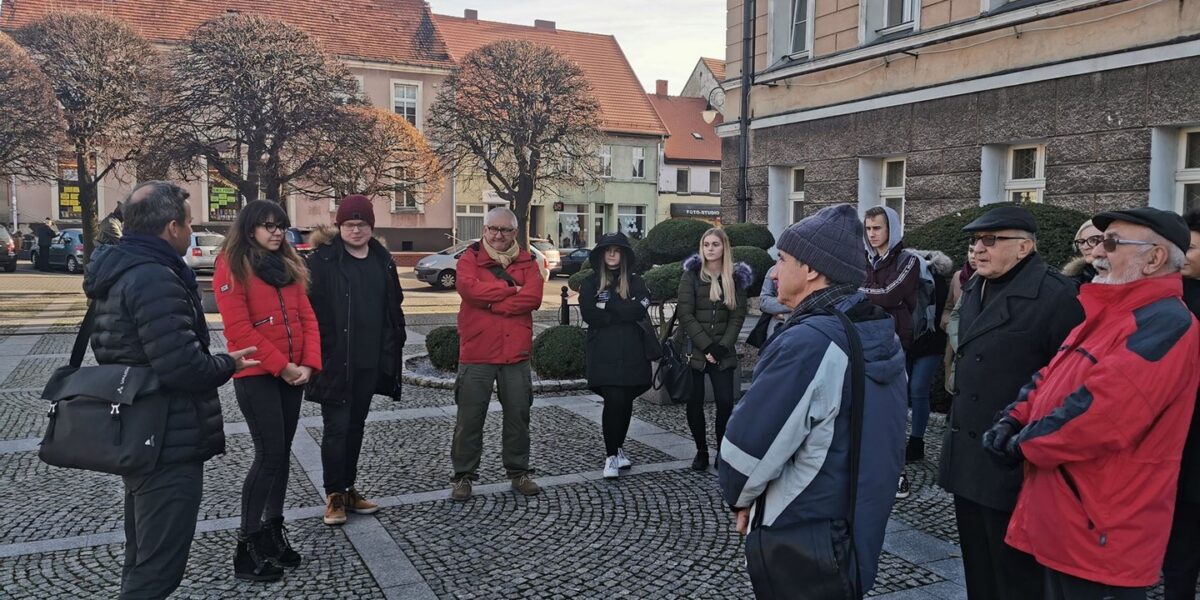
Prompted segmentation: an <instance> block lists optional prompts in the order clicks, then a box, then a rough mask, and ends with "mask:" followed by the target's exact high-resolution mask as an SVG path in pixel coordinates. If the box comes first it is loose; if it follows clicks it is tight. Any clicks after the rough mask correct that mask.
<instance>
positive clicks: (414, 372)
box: [401, 352, 587, 394]
mask: <svg viewBox="0 0 1200 600" xmlns="http://www.w3.org/2000/svg"><path fill="white" fill-rule="evenodd" d="M531 375H532V377H533V393H535V394H544V393H546V392H566V391H572V390H585V389H587V380H586V379H542V378H540V377H538V374H537V373H536V372H534V373H531ZM401 378H402V379H403V380H404V383H407V384H409V385H419V386H422V387H431V388H438V389H443V390H452V389H454V381H455V376H454V373H447V372H445V371H440V370H438V369H435V368H434V367H433V365H432V364H430V362H429V353H427V352H420V353H417V354H413V355H411V356H407V357H405V359H404V373H403V374H402V375H401Z"/></svg>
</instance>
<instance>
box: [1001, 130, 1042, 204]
mask: <svg viewBox="0 0 1200 600" xmlns="http://www.w3.org/2000/svg"><path fill="white" fill-rule="evenodd" d="M1031 148H1032V149H1035V150H1037V167H1036V169H1035V173H1034V174H1035V175H1036V176H1035V177H1034V178H1033V179H1013V157H1015V156H1016V152H1017V151H1018V150H1029V149H1031ZM1014 192H1033V193H1034V200H1033V201H1034V202H1035V203H1038V204H1041V203H1042V202H1045V201H1046V145H1045V144H1014V145H1012V146H1009V147H1008V152H1007V154H1006V159H1005V161H1004V200H1002V202H1012V195H1013V193H1014Z"/></svg>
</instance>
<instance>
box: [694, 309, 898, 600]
mask: <svg viewBox="0 0 1200 600" xmlns="http://www.w3.org/2000/svg"><path fill="white" fill-rule="evenodd" d="M833 307H834V308H836V309H837V310H840V311H843V312H845V313H846V314H847V316H849V317H850V319H851V321H853V322H854V323H855V328H856V329H857V330H858V333H859V336H860V337H861V339H862V346H863V353H864V355H865V359H866V364H865V367H866V380H867V381H866V388H865V394H864V413H863V432H862V436H863V440H864V443H863V444H862V450H861V452H860V460H859V477H858V496H857V502H856V504H857V510H856V512H855V526H854V545H855V548H856V551H857V553H858V564H859V568H860V569H861V581H862V583H863V586H864V589H863V592H866V591H868V590H870V588H871V585H872V583H873V582H874V579H875V572H876V566H877V563H878V560H879V553H880V551H881V550H882V547H883V534H884V529H885V527H886V525H887V519H888V515H889V513H891V510H892V503H893V502H894V501H895V493H896V481H897V479H898V478H899V476H900V471H901V469H902V467H903V459H904V444H905V418H906V415H907V410H908V409H907V404H908V378H907V376H906V375H905V370H904V353H903V351H902V350H901V348H900V341H899V339H898V338H897V337H896V330H895V327H894V326H893V324H892V319H891V317H889V316H888V315H887V313H885V312H883V310H882V309H880V308H879V307H877V306H875V305H873V304H871V303H870V302H867V301H866V299H865V297H864V296H863V294H862V293H859V292H855V293H852V294H849V295H847V296H844V297H842V298H841V299H839V300H835V301H834V302H833ZM850 402H851V381H850V357H849V341H848V339H847V337H846V333H845V330H844V329H843V327H842V323H841V321H840V320H839V319H838V318H837V317H836V316H834V315H832V314H828V313H825V312H819V311H817V312H803V309H802V310H798V311H796V313H794V314H793V315H792V316H791V318H789V319H788V322H787V323H786V324H785V325H784V328H783V329H782V330H780V332H779V333H777V334H776V335H775V336H773V337H772V338H771V340H770V341H769V342H768V344H767V346H766V348H765V349H764V350H763V353H762V355H761V356H760V358H759V361H758V365H757V366H756V367H755V369H754V381H753V383H752V384H751V386H750V389H749V390H748V391H747V392H746V394H745V396H744V397H743V398H742V401H741V402H740V403H739V404H738V405H737V407H736V408H735V409H734V411H733V415H732V416H731V417H730V419H729V425H728V426H727V428H726V430H725V439H724V440H723V441H722V442H721V454H720V464H719V465H718V472H719V479H720V485H721V492H722V494H723V496H724V498H725V501H726V502H728V503H729V504H730V506H733V507H737V508H746V507H754V510H755V511H756V512H760V513H761V514H754V515H753V516H752V519H751V521H752V522H759V520H761V525H762V526H767V527H771V526H786V525H791V524H794V523H797V522H802V521H816V520H834V521H836V520H845V519H847V518H848V517H849V506H848V505H849V478H850V461H849V449H850ZM760 499H761V502H759V501H760Z"/></svg>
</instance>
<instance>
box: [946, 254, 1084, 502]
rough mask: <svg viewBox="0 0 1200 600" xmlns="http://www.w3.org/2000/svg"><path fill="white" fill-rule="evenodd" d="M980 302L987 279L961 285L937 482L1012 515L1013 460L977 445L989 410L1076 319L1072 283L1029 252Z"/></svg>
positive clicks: (1047, 355)
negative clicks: (999, 458) (1009, 277)
mask: <svg viewBox="0 0 1200 600" xmlns="http://www.w3.org/2000/svg"><path fill="white" fill-rule="evenodd" d="M1014 268H1020V271H1019V272H1017V273H1016V274H1015V276H1014V277H1013V279H1012V280H1011V281H1009V282H1008V283H1007V284H1006V285H1005V287H1004V288H1003V289H1002V290H1000V291H994V290H993V291H992V292H990V294H994V296H992V295H989V296H988V298H987V304H986V306H983V307H982V309H981V307H980V294H981V292H983V291H984V289H983V288H985V283H984V282H986V281H987V280H985V279H983V278H982V277H978V276H977V277H974V278H973V279H971V281H970V282H968V283H967V285H966V287H964V288H963V297H962V307H961V308H960V309H959V329H958V352H957V354H956V362H955V380H954V381H955V385H956V387H957V389H956V390H954V392H953V395H954V399H953V404H952V405H951V406H950V416H949V427H948V428H947V429H946V434H945V438H944V441H943V444H942V461H941V465H940V470H939V474H938V484H939V485H941V486H942V487H943V488H945V489H946V491H948V492H950V493H952V494H955V495H958V496H962V497H964V498H966V499H968V500H970V501H972V502H975V503H977V504H982V505H983V506H986V507H988V508H992V509H995V510H1002V511H1007V512H1012V510H1013V508H1015V506H1016V503H1017V493H1018V492H1019V491H1020V489H1021V478H1022V472H1021V467H1020V466H1019V465H1016V466H1003V465H1000V464H999V463H997V462H996V461H995V460H994V459H993V458H992V456H991V455H990V454H988V453H987V452H985V451H984V449H983V441H982V440H983V434H984V432H985V431H987V430H988V429H990V428H991V426H992V424H993V422H994V421H995V418H996V414H997V413H998V412H999V411H1000V410H1001V409H1003V408H1005V407H1007V406H1008V405H1009V404H1012V403H1013V402H1015V401H1016V399H1017V393H1018V392H1019V391H1020V390H1021V388H1022V387H1023V386H1024V385H1025V384H1027V383H1029V381H1030V379H1031V378H1032V377H1033V374H1034V373H1036V372H1037V371H1038V370H1039V369H1041V368H1042V367H1044V366H1046V365H1047V364H1049V362H1050V359H1051V358H1053V357H1054V355H1055V354H1057V352H1058V349H1059V347H1060V346H1061V345H1062V342H1063V340H1065V339H1066V337H1067V334H1068V333H1070V332H1071V330H1072V329H1074V328H1075V326H1076V325H1078V324H1080V323H1081V322H1083V307H1082V306H1080V304H1079V301H1078V300H1077V299H1076V295H1077V290H1076V287H1075V282H1074V281H1072V280H1071V279H1069V278H1067V277H1066V276H1064V275H1061V274H1059V273H1055V272H1053V271H1051V270H1049V269H1047V267H1046V263H1045V262H1043V261H1042V257H1041V256H1040V255H1038V254H1033V255H1031V256H1029V257H1028V258H1027V259H1026V263H1025V264H1024V265H1022V266H1019V267H1014Z"/></svg>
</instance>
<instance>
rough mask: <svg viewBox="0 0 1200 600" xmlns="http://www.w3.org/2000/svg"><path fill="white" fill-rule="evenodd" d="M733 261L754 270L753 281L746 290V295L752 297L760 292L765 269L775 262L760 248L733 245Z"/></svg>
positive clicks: (767, 269)
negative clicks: (744, 264)
mask: <svg viewBox="0 0 1200 600" xmlns="http://www.w3.org/2000/svg"><path fill="white" fill-rule="evenodd" d="M768 233H769V232H768ZM733 262H735V263H737V262H744V263H746V264H748V265H750V268H751V269H753V270H754V279H753V282H752V283H751V284H750V288H749V289H747V290H746V295H747V296H749V297H751V298H753V297H754V296H757V295H758V294H759V293H760V292H762V284H763V279H764V278H766V276H767V271H769V270H770V269H771V265H774V264H775V259H773V258H771V255H770V254H767V251H766V250H763V249H762V248H758V247H755V246H734V247H733Z"/></svg>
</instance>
